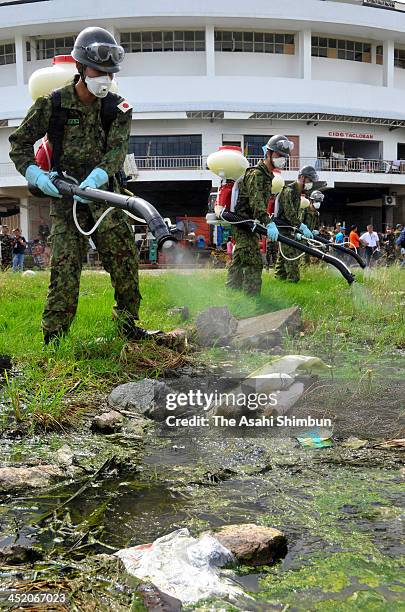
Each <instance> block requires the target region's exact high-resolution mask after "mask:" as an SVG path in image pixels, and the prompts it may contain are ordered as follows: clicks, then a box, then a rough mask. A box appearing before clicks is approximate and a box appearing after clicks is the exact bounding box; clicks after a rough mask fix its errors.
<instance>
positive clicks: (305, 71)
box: [298, 30, 312, 81]
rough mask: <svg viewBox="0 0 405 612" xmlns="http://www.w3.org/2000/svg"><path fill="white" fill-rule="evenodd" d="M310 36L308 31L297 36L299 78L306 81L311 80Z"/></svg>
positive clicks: (303, 31)
mask: <svg viewBox="0 0 405 612" xmlns="http://www.w3.org/2000/svg"><path fill="white" fill-rule="evenodd" d="M311 36H312V34H311V31H310V30H302V31H301V32H299V34H298V60H299V77H300V79H305V80H308V81H310V80H311V79H312V56H311V48H312V44H311Z"/></svg>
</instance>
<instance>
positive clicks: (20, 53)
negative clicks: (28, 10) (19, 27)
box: [14, 34, 25, 87]
mask: <svg viewBox="0 0 405 612" xmlns="http://www.w3.org/2000/svg"><path fill="white" fill-rule="evenodd" d="M14 44H15V64H16V72H17V87H23V86H24V52H25V49H24V45H25V41H24V38H23V37H22V35H21V34H16V35H15V37H14Z"/></svg>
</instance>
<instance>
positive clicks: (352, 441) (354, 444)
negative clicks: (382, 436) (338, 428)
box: [342, 436, 368, 450]
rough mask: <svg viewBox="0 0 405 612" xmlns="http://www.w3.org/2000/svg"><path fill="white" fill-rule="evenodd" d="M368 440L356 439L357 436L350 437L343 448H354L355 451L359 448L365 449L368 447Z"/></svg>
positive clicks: (343, 444)
mask: <svg viewBox="0 0 405 612" xmlns="http://www.w3.org/2000/svg"><path fill="white" fill-rule="evenodd" d="M367 444H368V440H361V439H360V438H356V437H355V436H350V438H347V440H346V441H345V442H343V443H342V446H344V447H345V448H352V449H353V450H357V449H359V448H363V447H364V446H367Z"/></svg>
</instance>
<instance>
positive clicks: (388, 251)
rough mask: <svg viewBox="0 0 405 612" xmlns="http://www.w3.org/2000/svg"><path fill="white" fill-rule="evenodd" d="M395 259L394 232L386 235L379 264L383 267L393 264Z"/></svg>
mask: <svg viewBox="0 0 405 612" xmlns="http://www.w3.org/2000/svg"><path fill="white" fill-rule="evenodd" d="M396 259H397V249H396V241H395V234H394V232H392V233H390V234H386V236H385V237H384V242H383V254H382V257H381V263H383V264H385V265H387V266H388V265H389V264H393V263H395V261H396Z"/></svg>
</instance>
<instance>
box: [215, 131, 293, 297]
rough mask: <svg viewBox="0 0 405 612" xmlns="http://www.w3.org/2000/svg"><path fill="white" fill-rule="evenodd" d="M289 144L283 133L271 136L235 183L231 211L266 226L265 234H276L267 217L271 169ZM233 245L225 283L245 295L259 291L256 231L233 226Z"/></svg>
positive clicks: (271, 237)
mask: <svg viewBox="0 0 405 612" xmlns="http://www.w3.org/2000/svg"><path fill="white" fill-rule="evenodd" d="M292 148H293V144H292V143H291V142H290V141H289V140H288V139H287V138H286V137H285V136H280V135H277V136H272V138H270V140H269V141H268V143H267V145H266V146H265V147H264V149H265V158H264V159H263V160H261V161H260V162H259V163H258V165H257V166H254V167H251V168H247V170H246V172H245V175H244V177H243V179H242V181H241V183H240V186H239V195H238V201H237V204H236V207H235V213H236V214H237V215H239V216H240V217H243V218H245V219H254V220H257V221H258V222H259V223H262V224H263V225H266V226H267V237H268V239H269V240H271V241H276V240H277V238H278V230H277V227H276V225H275V223H274V222H271V221H270V215H269V213H268V203H269V200H270V199H271V197H272V190H271V186H272V181H273V178H274V174H273V169H274V168H283V167H284V166H285V162H286V159H287V157H288V156H289V153H290V151H291V150H292ZM234 238H235V248H234V251H233V257H232V263H231V264H230V266H229V268H228V279H227V282H226V285H227V287H231V288H233V289H242V290H243V291H244V292H245V293H246V294H248V295H258V294H260V290H261V286H262V270H263V259H262V256H261V253H260V248H259V235H258V234H256V233H254V232H252V231H251V230H250V229H248V230H245V229H242V227H241V228H240V229H238V228H237V226H235V230H234Z"/></svg>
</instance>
